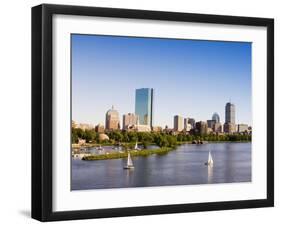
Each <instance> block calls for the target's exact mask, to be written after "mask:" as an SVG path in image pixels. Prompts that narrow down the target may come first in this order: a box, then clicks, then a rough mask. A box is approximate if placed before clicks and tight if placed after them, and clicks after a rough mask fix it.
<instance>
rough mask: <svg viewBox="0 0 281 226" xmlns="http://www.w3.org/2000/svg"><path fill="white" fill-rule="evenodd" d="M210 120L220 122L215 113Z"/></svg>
mask: <svg viewBox="0 0 281 226" xmlns="http://www.w3.org/2000/svg"><path fill="white" fill-rule="evenodd" d="M212 120H215V121H216V122H220V116H219V114H218V113H217V112H215V113H214V114H213V116H212Z"/></svg>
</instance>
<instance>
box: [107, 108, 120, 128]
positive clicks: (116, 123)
mask: <svg viewBox="0 0 281 226" xmlns="http://www.w3.org/2000/svg"><path fill="white" fill-rule="evenodd" d="M105 128H106V129H107V130H116V129H120V120H119V113H118V111H116V110H115V109H114V107H113V106H112V108H111V109H109V110H108V111H107V112H106V115H105Z"/></svg>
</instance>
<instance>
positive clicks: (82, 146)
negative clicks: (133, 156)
mask: <svg viewBox="0 0 281 226" xmlns="http://www.w3.org/2000/svg"><path fill="white" fill-rule="evenodd" d="M204 142H205V143H204V144H209V143H251V142H252V141H249V140H239V141H204ZM123 144H135V143H123ZM139 144H140V145H141V144H142V142H140V143H139ZM183 144H192V141H183V142H180V141H178V142H177V145H183ZM148 145H156V144H155V143H150V144H148ZM195 145H202V144H195ZM99 146H102V147H104V146H115V145H114V144H112V143H104V144H89V143H86V144H85V145H79V144H71V148H73V149H78V148H91V147H99Z"/></svg>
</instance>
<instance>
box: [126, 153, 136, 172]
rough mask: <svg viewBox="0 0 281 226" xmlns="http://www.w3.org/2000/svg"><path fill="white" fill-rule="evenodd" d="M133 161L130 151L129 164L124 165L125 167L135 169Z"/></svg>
mask: <svg viewBox="0 0 281 226" xmlns="http://www.w3.org/2000/svg"><path fill="white" fill-rule="evenodd" d="M134 168H135V167H134V165H133V161H132V159H131V155H130V152H128V160H127V165H126V166H124V169H134Z"/></svg>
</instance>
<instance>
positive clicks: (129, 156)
mask: <svg viewBox="0 0 281 226" xmlns="http://www.w3.org/2000/svg"><path fill="white" fill-rule="evenodd" d="M127 166H133V161H132V159H131V155H130V152H128V160H127Z"/></svg>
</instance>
